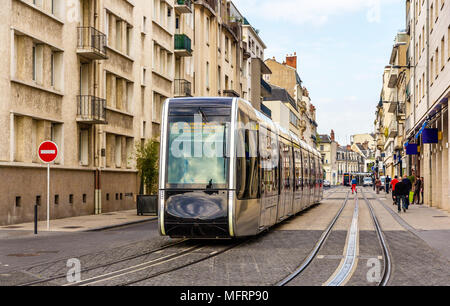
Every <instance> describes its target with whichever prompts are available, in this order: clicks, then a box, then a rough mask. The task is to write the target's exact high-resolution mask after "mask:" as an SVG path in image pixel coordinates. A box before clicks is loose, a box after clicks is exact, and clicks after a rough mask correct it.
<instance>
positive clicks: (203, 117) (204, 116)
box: [198, 108, 209, 122]
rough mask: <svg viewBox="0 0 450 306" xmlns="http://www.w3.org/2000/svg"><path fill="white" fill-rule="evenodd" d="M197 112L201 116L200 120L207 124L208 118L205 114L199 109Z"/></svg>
mask: <svg viewBox="0 0 450 306" xmlns="http://www.w3.org/2000/svg"><path fill="white" fill-rule="evenodd" d="M198 112H199V113H200V114H201V115H202V119H204V120H205V122H209V121H208V117H207V116H206V114H205V112H204V111H203V110H202V109H201V108H199V109H198Z"/></svg>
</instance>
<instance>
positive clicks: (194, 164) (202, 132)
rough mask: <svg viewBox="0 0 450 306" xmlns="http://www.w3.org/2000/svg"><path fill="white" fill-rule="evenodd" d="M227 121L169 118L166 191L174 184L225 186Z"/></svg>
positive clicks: (202, 186)
mask: <svg viewBox="0 0 450 306" xmlns="http://www.w3.org/2000/svg"><path fill="white" fill-rule="evenodd" d="M199 118H200V119H199ZM228 119H229V117H212V116H209V117H207V118H204V116H201V115H200V116H198V115H193V116H171V117H170V118H169V142H168V154H167V155H168V163H167V184H168V185H169V186H167V187H168V188H170V187H177V185H199V186H198V187H199V188H200V187H201V188H213V187H214V188H225V187H226V184H227V178H228V154H227V149H228V148H227V140H228V137H229V123H228V122H229V120H228Z"/></svg>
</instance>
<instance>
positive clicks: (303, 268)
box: [276, 191, 350, 286]
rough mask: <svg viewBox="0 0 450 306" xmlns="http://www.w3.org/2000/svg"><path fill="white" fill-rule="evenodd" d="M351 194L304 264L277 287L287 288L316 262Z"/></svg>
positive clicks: (347, 196)
mask: <svg viewBox="0 0 450 306" xmlns="http://www.w3.org/2000/svg"><path fill="white" fill-rule="evenodd" d="M349 194H350V191H347V195H346V197H345V200H344V203H343V204H342V206H341V208H340V209H339V211H338V212H337V214H336V215H335V216H334V218H333V220H332V221H331V222H330V224H329V225H328V227H327V229H326V230H325V231H324V232H323V233H322V235H321V236H320V238H319V241H318V242H317V243H316V245H315V246H314V248H313V249H312V250H311V252H310V253H309V255H308V256H307V257H306V259H305V260H304V261H303V262H302V264H301V265H300V266H299V267H298V268H297V269H296V270H295V271H294V272H292V273H291V274H290V275H288V276H287V277H286V278H284V279H283V280H281V281H280V282H278V283H277V284H276V286H285V285H286V284H288V283H289V282H291V281H292V280H293V279H295V278H296V277H297V276H299V275H300V274H301V273H302V272H303V271H304V270H305V269H306V268H307V267H308V266H309V264H310V263H311V262H312V261H313V260H314V258H315V257H316V256H317V254H318V253H319V250H320V249H321V247H322V245H323V244H324V243H325V241H326V240H327V238H328V236H329V234H330V232H331V230H332V228H333V227H334V225H335V224H336V221H337V220H338V218H339V217H340V215H341V213H342V211H343V210H344V208H345V206H346V205H347V202H348V198H349Z"/></svg>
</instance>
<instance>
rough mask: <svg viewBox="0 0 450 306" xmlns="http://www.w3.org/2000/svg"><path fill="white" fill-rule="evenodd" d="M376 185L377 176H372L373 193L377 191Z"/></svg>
mask: <svg viewBox="0 0 450 306" xmlns="http://www.w3.org/2000/svg"><path fill="white" fill-rule="evenodd" d="M375 183H376V179H375V175H372V187H373V191H375Z"/></svg>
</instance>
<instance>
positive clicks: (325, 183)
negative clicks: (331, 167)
mask: <svg viewBox="0 0 450 306" xmlns="http://www.w3.org/2000/svg"><path fill="white" fill-rule="evenodd" d="M323 187H331V183H330V181H327V180H324V181H323Z"/></svg>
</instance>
